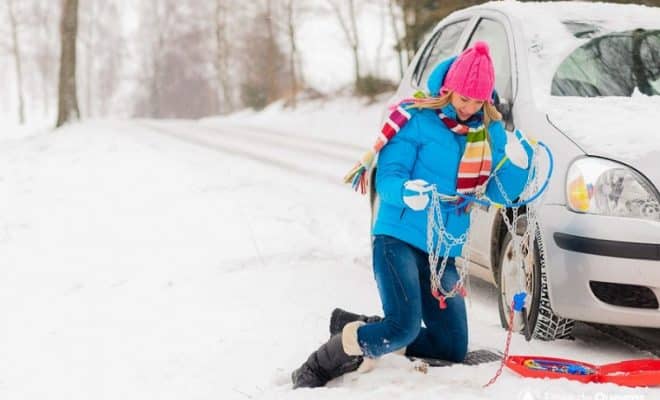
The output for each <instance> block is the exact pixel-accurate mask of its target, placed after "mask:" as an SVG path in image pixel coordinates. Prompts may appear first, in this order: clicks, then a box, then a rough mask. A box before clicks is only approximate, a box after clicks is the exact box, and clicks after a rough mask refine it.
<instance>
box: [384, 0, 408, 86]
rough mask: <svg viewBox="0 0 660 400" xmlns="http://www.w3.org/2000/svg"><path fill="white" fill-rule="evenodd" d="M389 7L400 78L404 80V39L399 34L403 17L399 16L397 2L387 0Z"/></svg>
mask: <svg viewBox="0 0 660 400" xmlns="http://www.w3.org/2000/svg"><path fill="white" fill-rule="evenodd" d="M387 5H388V9H389V14H390V23H391V26H392V34H393V35H394V43H396V44H395V46H394V50H395V51H396V59H397V61H398V63H399V76H400V77H401V78H403V74H404V73H405V65H404V64H403V57H402V56H401V50H402V49H401V42H402V37H401V33H400V32H399V20H400V19H401V17H399V16H397V8H398V6H397V1H396V0H387Z"/></svg>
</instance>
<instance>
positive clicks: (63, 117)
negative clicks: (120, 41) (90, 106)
mask: <svg viewBox="0 0 660 400" xmlns="http://www.w3.org/2000/svg"><path fill="white" fill-rule="evenodd" d="M60 32H61V34H62V50H61V57H60V83H59V88H58V110H57V124H56V125H55V126H56V127H60V126H62V125H64V124H65V123H67V122H69V121H71V120H72V119H79V118H80V111H79V110H78V95H77V93H76V37H77V35H78V0H64V9H63V10H62V20H61V25H60Z"/></svg>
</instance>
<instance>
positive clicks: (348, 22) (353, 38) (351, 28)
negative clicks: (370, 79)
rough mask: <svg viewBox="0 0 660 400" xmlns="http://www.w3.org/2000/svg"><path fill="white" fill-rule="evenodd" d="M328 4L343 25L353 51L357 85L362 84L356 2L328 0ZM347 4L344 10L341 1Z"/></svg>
mask: <svg viewBox="0 0 660 400" xmlns="http://www.w3.org/2000/svg"><path fill="white" fill-rule="evenodd" d="M327 2H328V4H329V5H330V7H331V8H332V11H333V12H334V14H335V16H336V17H337V21H338V22H339V25H340V26H341V30H342V32H343V33H344V37H345V39H346V42H347V43H348V45H349V47H350V48H351V51H352V52H353V65H354V67H355V86H356V87H359V86H360V80H361V79H362V75H361V71H360V54H359V50H360V40H359V35H358V29H357V21H356V18H355V4H354V2H353V0H327ZM340 2H344V3H345V4H346V8H347V10H346V11H342V7H341V3H340Z"/></svg>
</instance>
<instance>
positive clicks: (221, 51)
mask: <svg viewBox="0 0 660 400" xmlns="http://www.w3.org/2000/svg"><path fill="white" fill-rule="evenodd" d="M228 13H229V7H227V5H226V3H225V0H216V3H215V37H216V60H215V61H216V73H217V77H218V83H219V84H220V89H221V90H222V101H223V105H222V110H223V111H224V112H231V111H233V110H234V100H233V98H232V93H231V92H232V90H231V89H232V87H231V80H230V77H229V60H230V57H231V49H230V44H229V39H228V38H227V32H228V31H229V29H228V27H227V24H228V15H227V14H228Z"/></svg>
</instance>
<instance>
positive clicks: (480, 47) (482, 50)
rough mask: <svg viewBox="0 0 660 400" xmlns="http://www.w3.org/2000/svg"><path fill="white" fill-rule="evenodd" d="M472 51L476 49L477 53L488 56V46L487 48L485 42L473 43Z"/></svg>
mask: <svg viewBox="0 0 660 400" xmlns="http://www.w3.org/2000/svg"><path fill="white" fill-rule="evenodd" d="M474 51H476V52H477V54H481V55H487V56H488V57H490V48H488V44H487V43H486V42H477V43H475V44H474Z"/></svg>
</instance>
